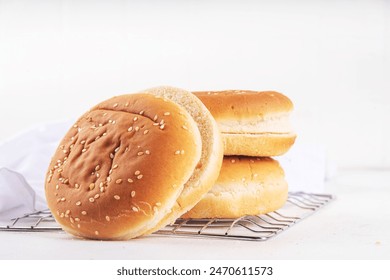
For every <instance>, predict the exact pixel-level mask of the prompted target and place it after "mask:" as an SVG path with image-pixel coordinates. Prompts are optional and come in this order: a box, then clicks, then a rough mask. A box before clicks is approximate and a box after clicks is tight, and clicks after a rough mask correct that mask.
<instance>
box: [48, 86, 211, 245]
mask: <svg viewBox="0 0 390 280" xmlns="http://www.w3.org/2000/svg"><path fill="white" fill-rule="evenodd" d="M199 116H202V115H201V114H200V115H199ZM197 122H199V121H198V120H196V121H195V120H194V118H193V116H191V114H189V113H188V112H187V111H186V109H185V108H184V107H183V106H181V105H178V104H177V103H175V102H174V101H172V100H169V99H168V98H164V97H159V96H155V95H151V94H145V93H140V94H131V95H122V96H116V97H113V98H111V99H109V100H107V101H104V102H102V103H100V104H98V105H97V106H95V107H93V108H92V109H91V110H90V111H88V112H87V113H85V114H84V115H83V116H81V117H80V118H79V119H78V120H77V121H76V123H75V125H74V126H73V127H72V128H70V130H69V131H68V132H67V134H66V135H65V137H64V138H63V139H62V140H61V142H60V144H59V147H58V149H57V150H56V151H55V153H54V156H53V158H52V161H51V163H50V166H49V169H48V172H47V177H46V184H45V192H46V198H47V203H48V206H49V208H50V210H51V211H52V213H53V215H54V217H55V219H56V220H57V221H58V223H59V224H60V225H61V226H62V228H63V229H64V230H65V231H67V232H69V233H71V234H73V235H76V236H80V237H84V238H91V239H102V240H104V239H111V240H114V239H119V240H121V239H129V238H134V237H137V236H140V235H143V234H145V233H146V232H149V231H151V230H152V229H158V225H160V224H161V220H163V219H165V217H167V215H170V213H172V211H175V212H176V209H177V207H178V204H177V200H178V198H179V197H180V196H182V194H183V191H184V188H186V189H187V188H188V181H189V180H193V179H191V178H193V176H194V175H193V174H194V172H195V173H196V174H198V173H199V168H200V167H199V165H198V163H199V162H202V163H203V161H202V160H204V158H205V155H204V154H203V150H202V138H204V136H201V133H200V131H199V129H198V125H197ZM210 136H213V135H210ZM213 162H217V160H214V161H213ZM213 172H216V173H217V172H218V171H217V168H215V170H213ZM213 176H215V175H213ZM208 180H210V182H211V179H209V178H208ZM202 183H203V182H202ZM212 183H213V182H212ZM212 183H211V184H212ZM210 187H211V186H210ZM207 191H208V189H205V190H204V192H207ZM179 201H181V200H179Z"/></svg>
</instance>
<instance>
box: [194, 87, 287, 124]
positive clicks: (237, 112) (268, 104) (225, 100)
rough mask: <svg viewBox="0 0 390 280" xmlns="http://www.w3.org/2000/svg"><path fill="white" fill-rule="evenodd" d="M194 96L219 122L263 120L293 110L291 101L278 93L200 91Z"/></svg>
mask: <svg viewBox="0 0 390 280" xmlns="http://www.w3.org/2000/svg"><path fill="white" fill-rule="evenodd" d="M194 94H195V95H196V96H198V97H199V99H200V100H201V101H202V102H203V104H205V105H206V107H207V109H209V111H210V112H211V114H212V115H213V117H214V118H215V119H216V121H217V122H218V121H219V120H225V119H234V120H241V119H246V118H249V119H253V118H259V119H262V118H264V117H265V116H267V115H272V114H278V113H283V112H290V111H292V109H293V104H292V102H291V100H290V99H289V98H288V97H287V96H285V95H283V94H281V93H279V92H276V91H251V90H224V91H198V92H194Z"/></svg>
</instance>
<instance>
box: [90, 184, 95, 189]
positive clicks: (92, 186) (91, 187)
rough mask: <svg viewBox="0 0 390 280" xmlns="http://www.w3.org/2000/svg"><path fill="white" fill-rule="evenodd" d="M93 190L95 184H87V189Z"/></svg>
mask: <svg viewBox="0 0 390 280" xmlns="http://www.w3.org/2000/svg"><path fill="white" fill-rule="evenodd" d="M94 188H95V183H91V184H89V189H90V190H91V191H92V190H93V189H94Z"/></svg>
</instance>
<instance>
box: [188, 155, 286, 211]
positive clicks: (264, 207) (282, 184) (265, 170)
mask: <svg viewBox="0 0 390 280" xmlns="http://www.w3.org/2000/svg"><path fill="white" fill-rule="evenodd" d="M287 195H288V187H287V183H286V181H285V179H284V172H283V169H282V168H281V167H280V165H279V163H278V162H277V161H276V160H273V159H271V158H252V157H239V156H231V157H225V158H224V160H223V164H222V168H221V172H220V175H219V177H218V180H217V182H216V183H215V185H214V186H213V188H212V189H211V190H210V191H209V192H208V193H207V194H206V195H205V196H204V197H203V199H202V200H201V201H200V202H199V203H198V204H197V205H196V206H195V207H194V208H192V209H191V210H190V211H189V212H187V213H186V214H184V216H183V217H184V218H238V217H242V216H245V215H260V214H264V213H269V212H272V211H275V210H277V209H279V208H281V207H282V206H283V205H284V203H285V202H286V200H287Z"/></svg>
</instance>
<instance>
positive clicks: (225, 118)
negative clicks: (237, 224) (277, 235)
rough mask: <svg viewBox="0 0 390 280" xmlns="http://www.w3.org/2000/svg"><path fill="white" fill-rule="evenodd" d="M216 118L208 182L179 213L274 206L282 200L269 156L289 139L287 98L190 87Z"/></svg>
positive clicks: (234, 212)
mask: <svg viewBox="0 0 390 280" xmlns="http://www.w3.org/2000/svg"><path fill="white" fill-rule="evenodd" d="M194 94H195V95H196V96H198V97H199V99H200V100H202V102H203V103H204V104H205V105H206V107H207V108H208V109H209V111H210V112H211V114H212V115H213V117H214V118H215V120H216V121H217V123H218V126H219V128H220V131H221V134H222V140H223V144H224V154H225V157H224V160H223V164H222V168H221V171H220V175H219V178H218V180H217V182H216V183H215V185H214V187H213V188H212V189H211V190H210V191H209V192H208V193H207V194H206V195H205V196H204V198H203V199H202V200H201V201H200V202H199V203H198V204H197V205H196V206H195V207H194V208H192V209H191V210H190V211H189V212H187V213H186V214H184V216H183V217H184V218H238V217H241V216H244V215H259V214H264V213H268V212H272V211H275V210H277V209H279V208H280V207H282V206H283V205H284V203H285V201H286V200H287V195H288V185H287V182H286V181H285V179H284V172H283V169H282V168H281V167H280V165H279V163H278V162H277V161H276V160H274V159H271V158H270V157H271V156H280V155H282V154H284V153H286V152H287V151H288V150H289V149H290V147H291V146H292V145H293V144H294V141H295V138H296V135H295V133H294V132H293V131H292V128H291V125H290V121H289V115H290V113H291V111H292V109H293V104H292V102H291V101H290V99H289V98H287V97H286V96H284V95H283V94H281V93H278V92H274V91H263V92H256V91H248V90H229V91H214V92H212V91H208V92H195V93H194Z"/></svg>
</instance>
